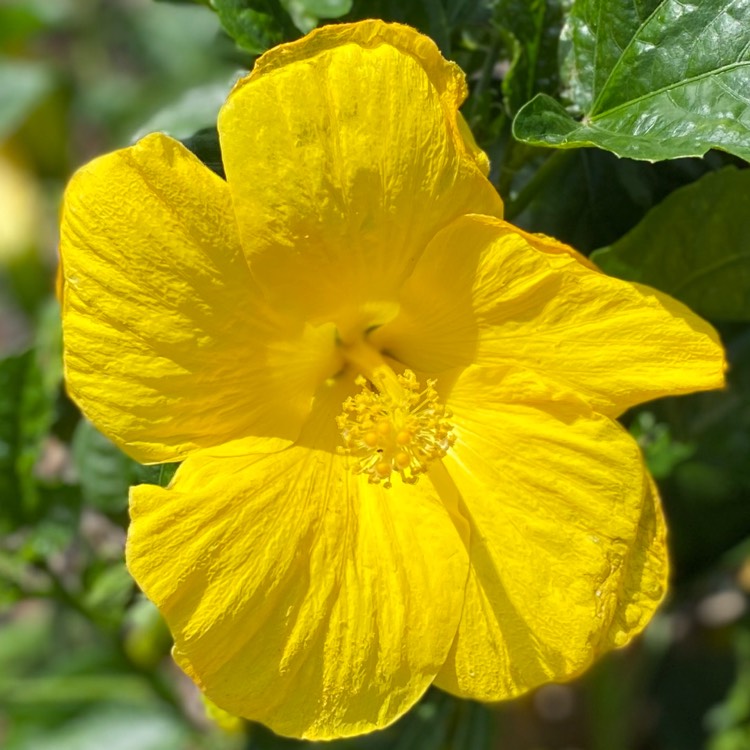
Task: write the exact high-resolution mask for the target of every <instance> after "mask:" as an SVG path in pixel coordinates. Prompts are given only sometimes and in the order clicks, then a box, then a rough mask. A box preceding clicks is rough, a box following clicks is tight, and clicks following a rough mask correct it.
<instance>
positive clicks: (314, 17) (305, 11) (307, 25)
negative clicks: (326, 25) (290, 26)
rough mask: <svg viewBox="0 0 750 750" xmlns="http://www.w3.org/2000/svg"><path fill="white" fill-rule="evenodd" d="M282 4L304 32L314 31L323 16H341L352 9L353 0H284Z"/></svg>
mask: <svg viewBox="0 0 750 750" xmlns="http://www.w3.org/2000/svg"><path fill="white" fill-rule="evenodd" d="M282 4H283V5H284V7H285V8H286V10H287V12H288V13H289V15H290V16H291V18H292V21H294V25H295V26H296V27H297V28H298V29H299V30H300V31H302V32H303V33H305V34H306V33H307V32H308V31H312V29H314V28H315V27H316V26H317V25H318V22H319V21H320V19H321V18H340V17H341V16H344V15H346V14H347V13H349V11H350V10H351V9H352V0H282Z"/></svg>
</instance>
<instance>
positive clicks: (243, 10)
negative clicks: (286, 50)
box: [211, 0, 299, 55]
mask: <svg viewBox="0 0 750 750" xmlns="http://www.w3.org/2000/svg"><path fill="white" fill-rule="evenodd" d="M211 7H212V8H213V9H214V10H215V11H216V13H217V15H218V16H219V20H220V21H221V25H222V26H223V27H224V29H225V31H226V32H227V33H228V34H229V36H231V37H232V39H234V41H235V42H236V43H237V45H238V46H240V47H241V48H242V49H244V50H246V51H247V52H250V53H251V54H253V55H259V54H261V53H262V52H265V51H266V50H267V49H269V48H270V47H273V46H274V45H276V44H280V43H281V42H283V41H287V40H289V39H293V38H294V37H295V36H298V35H299V33H298V31H297V30H296V29H295V27H294V25H293V24H292V21H291V19H290V17H289V14H288V13H287V12H286V10H285V9H284V8H283V7H282V5H281V3H280V2H279V0H211Z"/></svg>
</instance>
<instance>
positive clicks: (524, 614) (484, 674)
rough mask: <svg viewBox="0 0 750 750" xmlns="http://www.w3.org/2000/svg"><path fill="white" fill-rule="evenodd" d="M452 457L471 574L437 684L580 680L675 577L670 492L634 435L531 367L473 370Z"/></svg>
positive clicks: (456, 396) (466, 687)
mask: <svg viewBox="0 0 750 750" xmlns="http://www.w3.org/2000/svg"><path fill="white" fill-rule="evenodd" d="M448 403H449V405H450V407H451V409H452V410H453V412H454V423H455V431H456V435H457V441H456V444H455V446H454V448H453V450H452V451H451V453H450V454H449V455H448V457H447V458H446V459H445V464H446V466H447V468H448V472H449V474H450V476H451V477H452V479H453V480H454V482H455V483H456V486H457V488H458V489H459V491H460V492H461V495H462V497H463V506H462V508H461V512H462V516H464V517H465V518H468V519H469V525H470V536H471V541H470V558H471V572H470V575H469V581H468V585H467V591H466V599H465V603H464V611H463V616H462V620H461V624H460V626H459V629H458V634H457V637H456V641H455V643H454V646H453V649H452V651H451V654H450V656H449V658H448V661H447V662H446V665H445V667H444V669H443V670H442V671H441V673H440V674H439V675H438V678H437V680H436V684H437V685H438V686H439V687H442V688H443V689H445V690H448V691H449V692H451V693H455V694H457V695H462V696H467V697H471V698H475V699H479V700H500V699H505V698H511V697H513V696H516V695H518V694H520V693H523V692H525V691H527V690H529V689H531V688H533V687H536V686H537V685H539V684H541V683H544V682H550V681H554V682H560V681H565V680H568V679H570V678H572V677H574V676H576V675H577V674H579V673H580V672H581V671H583V670H584V669H585V668H586V667H588V666H589V665H590V664H591V662H592V661H593V660H594V659H595V658H596V657H597V656H599V655H601V654H602V653H603V652H605V651H607V650H609V649H611V648H613V647H617V646H622V645H624V644H625V643H627V642H628V641H629V640H630V639H631V638H632V637H633V636H634V635H635V634H636V633H638V632H639V631H640V630H641V629H642V628H643V627H644V626H645V624H646V623H647V622H648V620H649V619H650V617H651V615H652V614H653V611H654V609H655V608H656V607H657V606H658V604H659V603H660V601H661V599H662V597H663V594H664V591H665V588H666V575H667V567H668V563H667V556H666V547H665V539H664V535H665V534H664V522H663V518H662V515H661V509H660V507H659V505H658V497H657V495H656V492H655V490H654V488H653V484H652V482H651V481H650V479H649V477H648V476H647V473H646V472H645V469H644V467H643V462H642V458H641V454H640V451H639V449H638V446H637V445H636V443H635V441H634V440H633V439H632V437H631V436H630V435H628V433H627V432H626V431H625V430H624V429H623V428H622V427H621V426H620V425H619V424H618V423H617V422H615V421H613V420H611V419H609V418H607V417H603V416H601V415H597V414H595V413H594V412H592V411H591V410H590V408H589V407H588V406H587V405H586V404H585V402H583V401H581V400H579V399H577V398H576V397H575V396H572V395H567V394H564V393H562V392H560V391H559V390H557V389H554V388H550V387H549V386H547V385H546V384H545V383H543V382H542V381H540V380H538V379H537V378H536V377H534V376H531V377H530V376H529V375H528V374H527V373H526V374H524V373H520V372H518V371H513V370H506V371H502V370H500V369H498V368H476V367H471V368H469V369H468V370H466V371H464V373H463V374H462V375H461V376H460V377H459V378H458V381H457V382H456V384H455V386H454V387H453V390H452V391H451V394H450V397H449V400H448Z"/></svg>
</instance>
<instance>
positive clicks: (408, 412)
mask: <svg viewBox="0 0 750 750" xmlns="http://www.w3.org/2000/svg"><path fill="white" fill-rule="evenodd" d="M344 356H345V357H346V358H347V359H348V360H349V361H350V362H351V363H352V364H354V365H355V366H357V367H358V369H359V370H360V371H361V372H364V373H365V375H366V377H365V376H363V375H359V376H358V377H357V379H356V381H355V382H356V384H357V385H358V386H359V387H360V389H361V390H360V391H359V393H357V394H356V395H354V396H350V397H349V398H348V399H347V400H346V401H344V405H343V411H342V413H341V415H340V416H338V417H337V418H336V425H337V426H338V428H339V430H340V431H341V436H342V437H343V440H344V446H343V448H342V449H341V452H342V453H343V454H344V455H347V456H351V457H352V458H353V459H355V462H354V464H353V466H352V471H353V472H354V473H355V474H366V475H367V479H368V481H369V482H370V483H371V484H382V485H383V487H386V488H388V487H390V486H391V475H392V474H394V473H397V474H398V475H399V476H400V477H401V479H402V480H403V481H404V482H406V483H407V484H414V483H415V482H416V481H417V479H418V478H419V475H420V474H424V473H425V472H426V471H427V470H428V467H429V465H430V464H431V463H432V462H433V461H434V460H435V459H440V458H443V456H445V454H446V453H447V452H448V450H449V449H450V447H451V446H452V445H453V443H454V442H455V437H454V435H453V434H452V433H453V426H452V425H451V423H450V421H449V419H450V416H451V415H450V412H448V410H447V409H446V408H445V406H443V405H442V404H441V403H440V402H439V400H438V394H437V391H436V390H435V381H434V380H428V381H426V382H427V386H426V387H425V388H423V387H422V386H421V385H420V383H419V382H418V381H417V378H416V375H415V374H414V373H413V372H412V371H411V370H405V371H404V373H403V375H396V373H394V372H393V370H392V369H391V368H390V367H389V366H388V365H387V364H386V363H385V361H384V360H383V358H382V357H381V356H380V354H379V353H378V352H377V351H376V350H375V349H373V348H372V347H370V346H369V345H367V344H365V343H364V342H360V343H359V344H357V345H354V346H350V347H346V349H345V350H344Z"/></svg>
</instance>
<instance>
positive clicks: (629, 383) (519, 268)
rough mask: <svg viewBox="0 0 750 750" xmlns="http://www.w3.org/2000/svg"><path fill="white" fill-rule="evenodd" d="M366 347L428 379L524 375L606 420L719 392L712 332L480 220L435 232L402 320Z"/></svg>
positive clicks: (541, 240) (669, 304) (644, 293)
mask: <svg viewBox="0 0 750 750" xmlns="http://www.w3.org/2000/svg"><path fill="white" fill-rule="evenodd" d="M373 340H374V342H375V343H376V345H378V346H380V347H381V348H383V349H385V350H387V351H389V352H390V353H392V354H393V356H394V357H396V358H397V359H399V360H401V361H403V362H404V363H406V364H407V365H408V366H410V367H412V368H413V369H415V370H422V371H427V372H431V373H439V372H441V371H444V370H447V369H450V368H453V367H459V366H466V365H468V364H469V363H475V364H480V365H492V366H497V365H516V366H520V367H521V368H523V369H526V370H530V371H533V372H536V373H538V374H539V375H540V376H542V377H544V378H546V379H548V380H552V381H554V382H555V383H557V385H558V386H559V387H560V388H562V389H564V390H569V391H571V392H574V393H578V394H580V395H581V396H582V397H583V398H585V399H586V400H587V401H588V402H589V403H590V404H591V405H592V406H593V407H594V408H595V409H596V410H598V411H601V412H602V413H605V414H610V415H617V414H620V413H622V412H623V411H624V410H625V409H627V408H628V407H630V406H633V405H634V404H638V403H641V402H643V401H648V400H649V399H653V398H657V397H660V396H665V395H670V394H679V393H688V392H692V391H696V390H707V389H712V388H719V387H721V386H722V385H723V383H724V369H725V364H724V356H723V350H722V347H721V344H720V342H719V338H718V335H717V334H716V332H715V331H714V330H713V328H712V327H711V326H710V325H709V324H707V323H706V322H705V321H703V320H701V319H700V318H699V317H698V316H697V315H695V314H693V313H692V312H691V311H690V310H689V309H688V308H687V307H685V306H684V305H682V304H680V303H679V302H677V301H676V300H674V299H672V298H671V297H668V296H667V295H665V294H661V293H660V292H657V291H656V290H654V289H650V288H648V287H645V286H640V285H637V284H632V283H630V282H625V281H620V280H619V279H614V278H612V277H610V276H606V275H604V274H602V273H599V272H598V271H597V270H595V269H594V268H593V267H591V266H590V265H589V266H587V265H585V264H584V263H582V262H580V261H579V260H578V259H577V258H576V254H574V251H572V250H570V249H569V248H567V247H566V246H565V245H562V244H561V243H557V242H555V241H554V240H551V239H549V238H545V237H541V236H537V235H530V234H527V233H524V232H520V231H519V230H517V229H516V227H514V226H513V225H511V224H507V223H505V222H503V221H498V220H496V219H493V218H488V217H483V216H464V217H461V218H459V219H458V220H456V221H454V222H453V223H452V224H451V225H450V226H449V227H447V228H445V229H444V230H442V231H441V232H439V233H438V234H437V235H436V237H435V238H434V239H433V241H432V242H431V243H430V245H429V247H428V248H427V250H426V251H425V252H424V253H423V255H422V256H421V258H420V260H419V263H418V265H417V267H416V268H415V270H414V273H413V274H412V275H411V276H410V278H409V279H408V280H407V281H406V283H405V284H404V286H403V289H402V291H401V304H400V311H399V314H398V316H397V317H396V318H395V319H394V320H393V321H391V322H390V323H388V324H386V325H384V326H383V327H382V328H380V329H379V330H377V331H376V332H375V333H374V334H373Z"/></svg>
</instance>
